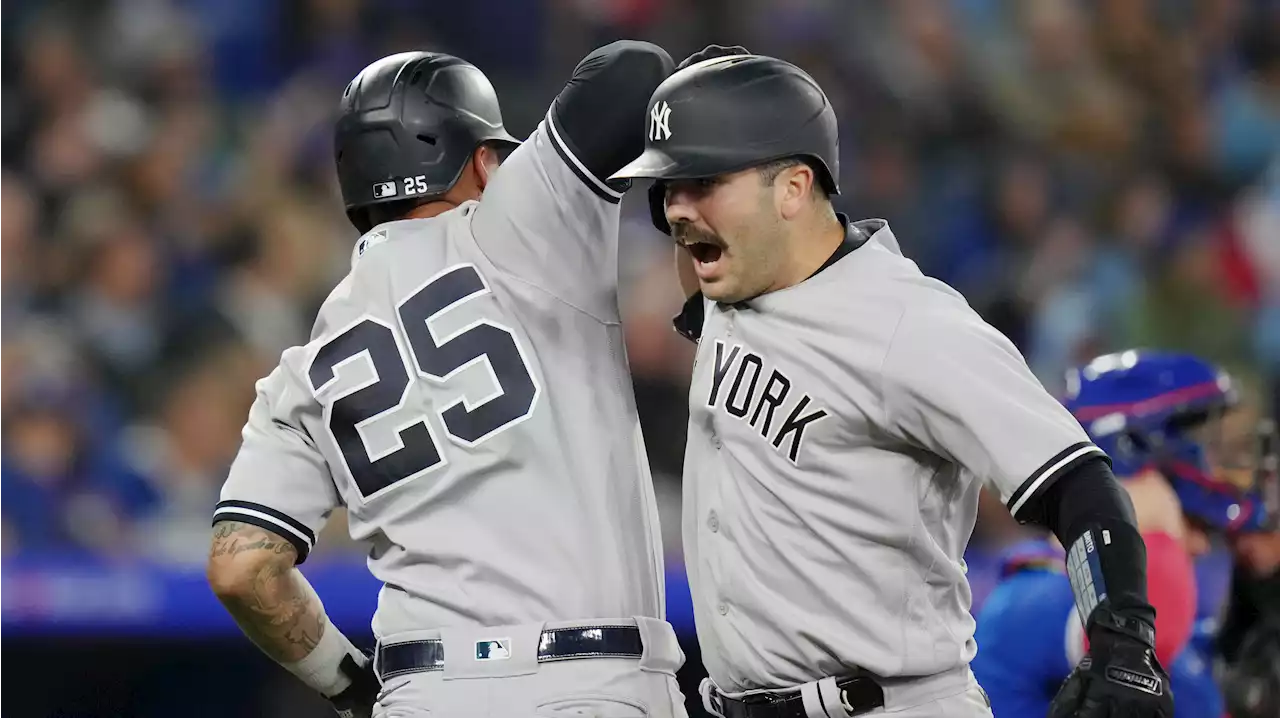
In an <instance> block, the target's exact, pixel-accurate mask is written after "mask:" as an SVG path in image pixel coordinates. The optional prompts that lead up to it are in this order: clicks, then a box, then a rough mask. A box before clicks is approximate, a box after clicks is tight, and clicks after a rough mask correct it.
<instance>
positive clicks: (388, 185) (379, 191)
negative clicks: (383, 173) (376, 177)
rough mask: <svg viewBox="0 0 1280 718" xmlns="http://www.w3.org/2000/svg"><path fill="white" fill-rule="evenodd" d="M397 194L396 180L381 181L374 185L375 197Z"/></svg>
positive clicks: (380, 197)
mask: <svg viewBox="0 0 1280 718" xmlns="http://www.w3.org/2000/svg"><path fill="white" fill-rule="evenodd" d="M395 196H396V183H395V182H379V183H378V184H376V185H374V186H373V198H374V199H382V198H383V197H395Z"/></svg>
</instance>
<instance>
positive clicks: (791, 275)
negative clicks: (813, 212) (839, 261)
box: [774, 214, 845, 291]
mask: <svg viewBox="0 0 1280 718" xmlns="http://www.w3.org/2000/svg"><path fill="white" fill-rule="evenodd" d="M806 224H807V225H808V226H804V227H797V228H796V230H795V233H794V234H793V235H792V241H791V247H792V252H791V261H790V262H789V263H788V264H789V267H788V268H787V271H786V272H785V273H784V275H783V276H782V277H781V281H779V283H778V285H777V286H775V287H774V290H775V291H776V290H778V289H786V288H787V287H791V286H795V285H797V284H799V283H801V282H803V281H804V280H806V279H808V278H809V277H812V276H813V275H814V273H815V272H817V271H818V270H819V269H820V268H822V265H824V264H826V263H827V260H828V259H831V255H832V254H834V253H835V251H836V248H838V247H839V246H840V243H841V242H843V241H844V238H845V228H844V225H842V224H840V220H839V219H836V216H835V215H834V214H831V215H821V216H818V217H815V218H814V219H813V221H812V222H810V223H806Z"/></svg>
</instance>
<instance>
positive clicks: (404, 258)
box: [214, 117, 664, 636]
mask: <svg viewBox="0 0 1280 718" xmlns="http://www.w3.org/2000/svg"><path fill="white" fill-rule="evenodd" d="M576 162H577V160H576V158H575V157H574V156H573V154H572V152H570V151H569V149H568V148H567V146H565V145H564V143H562V142H561V141H560V139H559V137H558V135H557V130H556V128H555V126H554V125H553V123H552V121H551V120H550V119H549V117H548V119H546V120H544V121H543V122H542V123H541V124H540V125H539V127H538V129H537V130H536V131H535V132H534V133H533V135H532V136H531V137H530V138H529V139H528V140H527V141H526V142H525V143H524V144H522V145H521V146H520V147H519V148H517V149H516V150H515V151H514V152H513V153H512V154H511V156H510V157H509V158H508V159H507V160H506V162H504V163H503V164H502V166H501V167H500V168H499V169H498V170H497V172H496V173H495V175H494V178H493V180H492V182H491V183H490V185H489V187H488V188H487V189H486V191H485V194H484V196H483V198H482V199H481V200H479V201H478V202H468V203H465V204H463V205H461V206H460V207H458V208H456V209H453V210H451V211H449V212H445V213H444V214H441V215H439V216H437V217H434V218H431V219H415V220H405V221H399V222H391V223H387V224H383V225H380V226H378V227H376V228H374V229H373V230H372V231H371V232H370V233H368V234H366V235H365V236H363V237H361V238H360V240H359V242H358V243H357V245H356V249H355V251H354V252H353V256H352V267H351V271H350V273H349V274H348V275H347V276H346V278H344V279H343V280H342V281H341V282H340V283H339V284H338V286H337V288H336V289H334V291H333V293H332V294H331V295H330V296H329V298H328V299H327V300H326V302H325V303H324V306H323V307H322V308H321V310H320V312H319V316H318V318H317V320H316V324H315V328H314V329H313V331H312V335H311V341H310V343H308V344H307V345H306V346H300V347H294V348H291V349H288V350H286V351H285V352H284V354H283V355H282V357H281V360H280V365H279V366H278V367H277V368H276V369H275V370H274V371H273V372H272V373H271V374H270V376H268V377H266V378H265V379H263V380H261V381H260V382H259V383H258V385H257V400H256V401H255V403H254V404H253V408H252V410H251V412H250V415H249V420H248V423H247V425H246V426H245V428H244V443H243V446H242V448H241V450H240V453H239V455H238V456H237V457H236V460H235V463H234V465H233V466H232V467H231V472H230V475H229V476H228V478H227V481H226V484H225V486H224V487H223V489H222V496H221V498H222V501H221V502H220V503H219V504H218V507H217V509H216V512H215V517H214V518H215V521H216V520H224V519H229V520H237V521H248V522H251V523H255V524H258V525H261V526H264V527H266V528H268V529H270V530H272V531H274V532H276V533H278V534H280V535H281V536H283V537H285V538H287V539H289V540H290V541H292V542H293V544H294V545H295V546H296V547H297V549H298V560H299V562H301V561H302V560H303V559H305V558H306V556H307V552H308V551H309V550H310V549H311V547H312V545H313V544H314V543H315V536H316V532H317V531H319V530H320V528H321V527H322V526H323V524H324V523H325V520H326V518H327V517H328V516H329V515H330V512H331V511H332V510H333V509H334V508H335V507H337V506H339V505H344V506H346V507H347V511H348V519H349V525H350V532H351V535H352V537H354V538H356V539H359V540H362V541H364V542H367V543H368V545H369V547H370V551H369V559H368V565H369V568H370V570H371V571H372V572H373V574H374V575H375V576H376V577H377V578H378V579H380V580H381V581H382V582H383V583H384V584H385V586H384V588H383V590H382V592H381V595H380V597H379V601H378V611H377V614H376V616H375V618H374V622H373V624H374V631H375V633H376V634H377V635H379V636H384V635H388V634H391V633H396V632H400V631H404V630H410V629H422V628H435V627H440V626H455V625H509V624H521V623H531V622H539V621H547V620H570V619H581V618H599V617H627V616H649V617H655V618H661V617H663V605H664V603H663V601H664V597H663V583H662V576H663V573H662V555H661V551H660V548H659V534H658V525H657V522H658V520H657V511H656V507H655V502H654V496H653V487H652V483H651V480H650V477H649V469H648V463H647V461H646V457H645V450H644V444H643V441H642V439H641V435H640V428H639V421H638V419H637V416H636V410H635V399H634V395H633V392H632V388H631V380H630V375H629V372H628V367H627V361H626V355H625V353H624V347H623V332H622V328H621V326H620V325H619V310H618V298H617V242H618V238H617V237H618V219H619V200H620V199H621V195H620V194H618V193H617V192H615V191H613V190H612V189H610V188H609V187H607V186H606V185H604V184H603V183H598V184H597V185H596V186H595V187H594V188H593V187H591V186H589V185H588V184H587V183H588V182H590V181H593V178H592V177H591V176H590V175H589V174H588V173H585V172H582V173H579V172H575V171H574V168H573V167H572V166H571V165H573V164H574V163H576ZM406 186H408V185H406Z"/></svg>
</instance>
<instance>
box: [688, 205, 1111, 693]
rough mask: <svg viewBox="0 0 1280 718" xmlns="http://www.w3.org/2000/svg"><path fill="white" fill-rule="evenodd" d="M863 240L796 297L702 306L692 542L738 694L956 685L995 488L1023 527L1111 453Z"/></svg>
mask: <svg viewBox="0 0 1280 718" xmlns="http://www.w3.org/2000/svg"><path fill="white" fill-rule="evenodd" d="M841 221H846V222H847V220H845V219H844V218H843V217H842V218H841ZM859 232H860V233H861V234H862V235H863V236H865V235H867V234H869V235H870V238H869V239H867V240H866V241H865V243H864V244H863V245H862V246H860V247H857V248H856V249H853V250H852V251H850V252H849V253H848V254H845V255H844V256H843V257H841V258H839V259H838V260H836V261H835V262H834V263H831V264H830V265H829V266H827V267H825V268H824V269H823V270H822V271H820V272H819V273H817V274H815V275H814V276H812V277H810V278H809V279H808V280H806V281H804V282H802V283H800V284H798V285H795V286H792V287H790V288H787V289H784V290H781V291H777V292H772V293H769V294H765V295H763V296H761V297H758V298H756V299H753V300H751V301H749V302H744V303H741V304H738V305H732V306H724V305H719V304H714V303H706V304H704V305H703V309H704V312H705V317H704V320H703V322H702V324H701V341H700V342H699V346H698V351H697V358H696V360H695V362H696V363H695V369H694V376H693V383H692V386H691V389H690V396H689V410H690V418H689V443H688V447H687V452H686V455H685V468H684V472H685V473H684V486H685V488H684V519H683V524H684V526H683V534H684V549H685V560H686V564H687V569H688V573H689V581H690V585H691V589H692V593H693V602H694V616H695V619H696V621H697V627H698V638H699V641H700V642H701V648H702V659H703V662H704V663H705V664H706V667H707V670H708V672H709V673H710V675H711V678H712V679H713V680H714V681H715V682H716V684H717V685H718V686H719V687H720V689H721V690H724V691H728V692H732V691H740V690H749V689H756V688H782V687H790V686H795V685H797V684H801V683H805V682H808V681H813V680H817V679H820V678H822V677H824V676H841V675H847V674H849V672H850V671H851V670H852V669H853V668H855V667H861V668H864V669H867V670H870V671H872V672H873V673H876V674H879V675H882V676H923V675H932V674H935V673H939V672H942V671H946V670H948V669H953V668H957V667H962V666H963V665H964V664H965V663H967V662H968V661H969V660H970V659H971V658H972V657H973V655H974V652H975V645H974V640H973V629H974V622H973V619H972V617H971V616H970V614H969V605H970V591H969V585H968V582H967V581H966V579H965V565H964V561H963V553H964V549H965V546H966V544H967V542H968V539H969V536H970V533H971V532H972V529H973V525H974V520H975V517H976V515H977V508H978V492H979V488H980V486H981V484H982V482H983V481H989V482H990V484H991V485H992V486H994V487H996V488H998V489H999V491H1000V493H1001V494H1002V496H1003V498H1004V499H1005V500H1006V501H1007V502H1008V505H1009V507H1010V508H1011V509H1012V510H1013V511H1014V513H1015V514H1016V513H1017V512H1018V511H1019V510H1020V509H1022V507H1023V506H1025V505H1026V504H1027V502H1028V501H1029V500H1030V499H1031V498H1032V497H1033V496H1034V495H1036V492H1037V491H1039V490H1041V489H1042V488H1043V487H1045V486H1047V485H1048V484H1049V483H1051V482H1052V480H1053V479H1054V478H1055V477H1056V476H1058V475H1060V474H1061V473H1062V472H1063V471H1064V470H1065V469H1067V468H1069V467H1070V466H1072V465H1074V464H1075V463H1077V462H1078V461H1081V460H1084V459H1086V458H1089V457H1092V456H1098V455H1102V452H1101V451H1100V450H1099V449H1098V448H1097V447H1095V446H1093V445H1092V444H1091V443H1089V440H1088V438H1087V437H1086V435H1085V433H1084V430H1083V429H1081V427H1080V425H1079V424H1078V423H1077V422H1076V421H1075V419H1074V418H1072V416H1071V415H1070V414H1069V413H1067V411H1066V410H1065V409H1063V407H1062V406H1061V404H1059V403H1058V402H1057V401H1056V400H1055V399H1054V398H1053V397H1052V396H1050V395H1049V394H1048V393H1047V392H1046V391H1045V390H1044V388H1043V387H1042V386H1041V385H1040V383H1039V382H1038V381H1037V380H1036V379H1035V378H1034V377H1033V376H1032V374H1031V372H1030V371H1029V370H1028V368H1027V366H1026V363H1025V362H1024V361H1023V358H1022V356H1021V355H1020V354H1019V353H1018V351H1017V349H1015V348H1014V346H1013V344H1012V343H1010V342H1009V340H1008V339H1006V338H1005V337H1004V336H1003V335H1001V334H1000V333H999V332H997V331H996V330H995V329H993V328H992V327H991V326H989V325H988V324H986V323H985V322H983V320H982V319H981V318H980V317H979V316H978V315H977V314H976V313H975V312H974V311H973V310H971V309H970V308H969V306H968V304H967V303H966V302H965V300H964V298H963V297H962V296H961V295H960V294H959V293H957V292H955V291H954V290H952V289H951V288H950V287H948V286H947V285H945V284H943V283H942V282H939V281H936V280H933V279H930V278H928V277H925V276H924V275H922V274H921V273H920V271H919V269H918V268H917V267H916V265H915V263H914V262H912V261H910V260H908V259H906V258H904V257H903V256H902V254H901V253H900V250H899V249H898V244H897V241H896V240H895V239H894V237H893V234H892V233H891V232H890V230H889V227H888V225H887V224H886V223H885V222H883V221H882V220H867V221H864V222H860V223H857V224H856V225H854V229H851V230H850V239H849V240H848V242H850V243H852V242H854V241H855V240H854V239H853V237H854V235H855V234H856V233H859ZM850 246H851V245H850ZM1104 456H1105V455H1104Z"/></svg>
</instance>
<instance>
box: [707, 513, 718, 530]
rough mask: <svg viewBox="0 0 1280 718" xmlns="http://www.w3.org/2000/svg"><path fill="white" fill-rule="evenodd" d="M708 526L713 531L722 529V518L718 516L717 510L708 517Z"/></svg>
mask: <svg viewBox="0 0 1280 718" xmlns="http://www.w3.org/2000/svg"><path fill="white" fill-rule="evenodd" d="M707 527H708V528H710V529H711V533H715V532H717V531H719V530H720V519H719V518H717V517H716V512H714V511H712V512H711V516H710V518H708V519H707Z"/></svg>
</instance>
